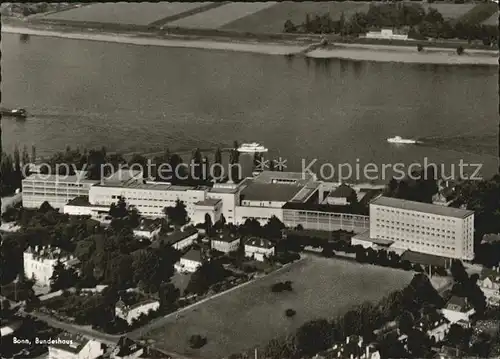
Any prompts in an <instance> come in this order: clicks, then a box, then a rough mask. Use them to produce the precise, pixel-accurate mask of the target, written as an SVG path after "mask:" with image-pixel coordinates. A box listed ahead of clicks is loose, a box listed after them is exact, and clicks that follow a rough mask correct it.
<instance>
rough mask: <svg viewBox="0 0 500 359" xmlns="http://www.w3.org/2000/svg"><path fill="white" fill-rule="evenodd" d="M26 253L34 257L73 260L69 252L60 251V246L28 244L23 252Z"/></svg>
mask: <svg viewBox="0 0 500 359" xmlns="http://www.w3.org/2000/svg"><path fill="white" fill-rule="evenodd" d="M24 253H26V254H33V258H34V259H61V260H62V261H68V262H69V261H70V260H71V261H75V260H77V259H76V258H73V256H72V255H71V253H68V252H63V251H61V248H58V247H51V246H50V245H48V246H38V245H37V246H35V247H34V248H33V247H31V246H29V247H28V249H26V251H25V252H24ZM68 264H69V263H68Z"/></svg>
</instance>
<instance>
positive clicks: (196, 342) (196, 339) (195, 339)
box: [189, 334, 207, 349]
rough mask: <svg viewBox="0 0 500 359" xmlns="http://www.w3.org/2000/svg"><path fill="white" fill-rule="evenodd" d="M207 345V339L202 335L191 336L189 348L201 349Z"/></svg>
mask: <svg viewBox="0 0 500 359" xmlns="http://www.w3.org/2000/svg"><path fill="white" fill-rule="evenodd" d="M205 344H207V338H205V337H202V336H201V335H198V334H195V335H191V337H190V338H189V346H190V347H191V348H193V349H199V348H201V347H202V346H204V345H205Z"/></svg>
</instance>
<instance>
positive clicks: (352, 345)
mask: <svg viewBox="0 0 500 359" xmlns="http://www.w3.org/2000/svg"><path fill="white" fill-rule="evenodd" d="M336 358H341V359H380V358H381V357H380V352H379V351H378V350H377V349H376V348H375V346H373V345H372V344H365V343H363V338H362V337H360V336H357V335H351V336H349V337H347V338H346V340H345V342H344V343H338V344H335V345H334V346H333V347H332V348H330V349H328V350H326V351H324V352H321V353H319V354H317V355H316V356H315V357H313V359H336Z"/></svg>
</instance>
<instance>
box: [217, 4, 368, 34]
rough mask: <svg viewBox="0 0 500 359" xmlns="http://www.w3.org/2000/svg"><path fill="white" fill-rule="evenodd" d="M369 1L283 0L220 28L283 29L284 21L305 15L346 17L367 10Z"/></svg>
mask: <svg viewBox="0 0 500 359" xmlns="http://www.w3.org/2000/svg"><path fill="white" fill-rule="evenodd" d="M368 7H369V3H363V2H352V1H345V2H332V1H305V2H292V1H284V2H280V3H278V4H276V5H275V6H272V7H269V8H267V9H264V10H261V11H259V12H256V13H254V14H252V15H249V16H246V17H244V18H241V19H239V20H235V21H233V22H230V23H228V24H226V25H224V26H223V27H222V28H223V29H227V30H236V31H243V32H269V33H277V32H282V31H283V25H284V24H285V21H287V20H291V21H292V22H293V23H294V24H300V23H303V22H304V21H305V19H306V15H307V14H309V15H310V16H315V15H323V14H326V13H329V14H330V16H331V18H332V19H334V20H338V19H340V16H341V14H342V12H343V13H344V15H345V16H346V18H348V17H349V16H351V15H352V14H354V13H355V12H362V11H367V10H368Z"/></svg>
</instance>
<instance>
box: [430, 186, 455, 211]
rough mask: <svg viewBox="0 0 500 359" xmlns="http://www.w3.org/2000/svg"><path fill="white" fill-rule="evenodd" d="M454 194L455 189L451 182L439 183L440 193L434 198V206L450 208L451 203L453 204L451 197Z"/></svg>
mask: <svg viewBox="0 0 500 359" xmlns="http://www.w3.org/2000/svg"><path fill="white" fill-rule="evenodd" d="M454 192H455V187H454V186H453V184H451V183H450V182H449V181H444V180H440V181H438V191H437V193H436V194H434V196H432V204H436V205H440V206H446V207H447V206H449V205H450V204H451V202H453V201H452V200H451V197H452V195H453V193H454Z"/></svg>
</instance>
